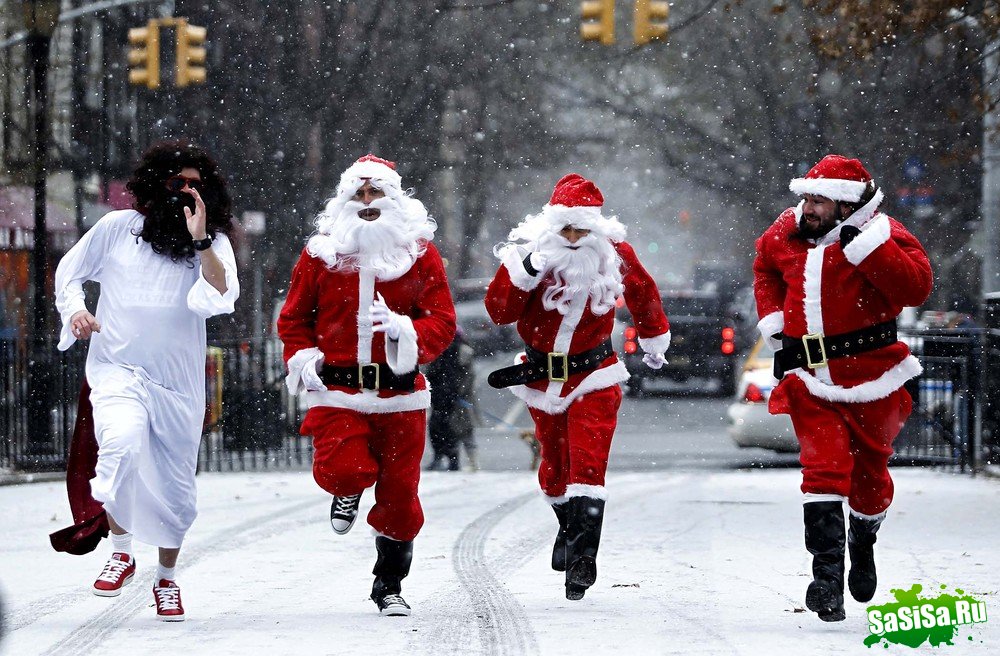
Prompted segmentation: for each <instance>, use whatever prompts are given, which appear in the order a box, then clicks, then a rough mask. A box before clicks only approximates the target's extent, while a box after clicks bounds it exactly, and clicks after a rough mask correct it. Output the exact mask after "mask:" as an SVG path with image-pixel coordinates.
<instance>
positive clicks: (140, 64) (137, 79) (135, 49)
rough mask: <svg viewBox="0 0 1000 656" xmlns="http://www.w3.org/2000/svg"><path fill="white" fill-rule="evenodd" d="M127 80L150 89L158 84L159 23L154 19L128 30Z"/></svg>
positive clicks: (157, 86)
mask: <svg viewBox="0 0 1000 656" xmlns="http://www.w3.org/2000/svg"><path fill="white" fill-rule="evenodd" d="M128 42H129V51H128V65H129V69H130V70H129V72H128V81H129V83H131V84H134V85H136V86H142V85H145V86H146V87H148V88H150V89H156V88H159V86H160V25H159V23H157V22H156V21H155V20H151V21H149V22H148V23H146V27H133V28H132V29H130V30H129V31H128Z"/></svg>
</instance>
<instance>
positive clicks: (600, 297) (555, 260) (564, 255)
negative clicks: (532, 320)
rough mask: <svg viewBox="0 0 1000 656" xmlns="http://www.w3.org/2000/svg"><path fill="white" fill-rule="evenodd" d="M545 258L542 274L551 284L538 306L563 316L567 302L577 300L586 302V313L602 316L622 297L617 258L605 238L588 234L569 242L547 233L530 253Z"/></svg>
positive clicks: (618, 259) (556, 234)
mask: <svg viewBox="0 0 1000 656" xmlns="http://www.w3.org/2000/svg"><path fill="white" fill-rule="evenodd" d="M533 250H535V251H537V252H539V253H542V254H544V255H545V257H546V264H545V268H546V270H547V271H548V272H549V273H551V274H552V278H553V284H551V285H550V286H548V287H547V288H546V289H545V291H544V292H543V295H542V305H543V306H544V307H545V309H547V310H556V311H558V312H559V313H560V314H562V315H565V314H566V313H567V312H569V307H570V302H571V301H572V299H574V298H578V297H580V296H584V297H589V298H590V310H591V312H593V313H594V314H596V315H602V314H605V313H606V312H608V311H609V310H611V308H613V307H614V306H615V299H616V298H617V297H618V296H619V295H620V294H621V293H622V289H623V287H622V272H621V258H619V256H618V252H617V251H616V250H615V247H614V245H613V244H612V243H611V241H610V240H609V239H607V238H606V237H602V236H599V235H597V234H594V233H591V234H588V235H586V236H585V237H581V238H579V239H577V240H576V241H575V242H570V241H569V240H568V239H566V238H565V237H563V236H561V235H560V234H559V233H558V232H555V231H552V230H548V231H546V232H545V233H544V234H542V235H541V237H539V239H538V241H537V242H536V244H535V248H534V249H533Z"/></svg>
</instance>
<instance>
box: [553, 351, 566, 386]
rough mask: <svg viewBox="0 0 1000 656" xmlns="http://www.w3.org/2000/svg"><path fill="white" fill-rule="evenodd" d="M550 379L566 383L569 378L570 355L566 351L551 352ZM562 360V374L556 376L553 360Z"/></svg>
mask: <svg viewBox="0 0 1000 656" xmlns="http://www.w3.org/2000/svg"><path fill="white" fill-rule="evenodd" d="M548 355H549V380H551V381H553V382H556V383H565V382H566V381H567V380H569V356H568V355H566V354H565V353H559V352H552V353H549V354H548ZM559 360H562V374H563V375H562V376H559V377H556V376H553V375H552V364H553V362H558V361H559Z"/></svg>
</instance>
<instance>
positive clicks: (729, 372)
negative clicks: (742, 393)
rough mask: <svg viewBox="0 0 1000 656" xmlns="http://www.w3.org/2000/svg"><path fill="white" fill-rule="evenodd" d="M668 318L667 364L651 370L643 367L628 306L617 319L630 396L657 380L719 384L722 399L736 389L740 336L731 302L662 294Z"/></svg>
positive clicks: (709, 295)
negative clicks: (704, 381)
mask: <svg viewBox="0 0 1000 656" xmlns="http://www.w3.org/2000/svg"><path fill="white" fill-rule="evenodd" d="M661 298H662V300H663V307H664V310H666V313H667V316H668V317H669V319H670V349H669V350H668V351H667V364H665V365H664V366H663V367H662V368H660V369H650V368H649V367H647V366H646V365H645V364H643V362H642V356H643V352H642V348H641V346H640V345H639V342H638V333H637V331H636V328H635V326H633V325H632V317H631V315H630V314H629V312H628V308H627V307H626V306H624V305H622V306H621V307H619V308H618V312H617V316H616V318H617V319H618V321H620V322H621V323H622V324H624V326H625V328H624V330H623V340H622V352H623V353H624V355H623V360H624V362H625V367H626V368H627V369H628V372H629V374H630V375H631V378H630V379H629V383H628V385H629V393H630V394H641V393H642V392H643V391H644V390H645V389H646V387H647V384H648V383H649V382H650V381H651V380H653V379H670V380H673V381H676V382H680V383H683V382H686V381H688V380H689V379H692V378H700V379H715V380H718V388H717V390H718V394H719V396H730V395H732V394H733V392H734V390H735V389H736V359H737V357H738V353H739V344H738V339H739V336H738V335H737V333H736V326H735V324H734V322H733V319H732V317H731V315H730V314H729V311H728V309H727V305H728V304H727V303H725V302H724V299H723V298H722V297H720V296H719V295H718V294H717V293H715V292H705V291H702V292H691V291H686V292H677V291H668V292H661Z"/></svg>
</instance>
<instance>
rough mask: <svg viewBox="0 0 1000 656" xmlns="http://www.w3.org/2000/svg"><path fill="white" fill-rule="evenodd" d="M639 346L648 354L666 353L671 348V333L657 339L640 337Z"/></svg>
mask: <svg viewBox="0 0 1000 656" xmlns="http://www.w3.org/2000/svg"><path fill="white" fill-rule="evenodd" d="M639 346H641V347H642V350H643V351H645V352H646V353H660V354H662V353H666V352H667V349H668V348H670V331H669V330H668V331H667V332H665V333H663V334H662V335H657V336H656V337H640V338H639Z"/></svg>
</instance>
